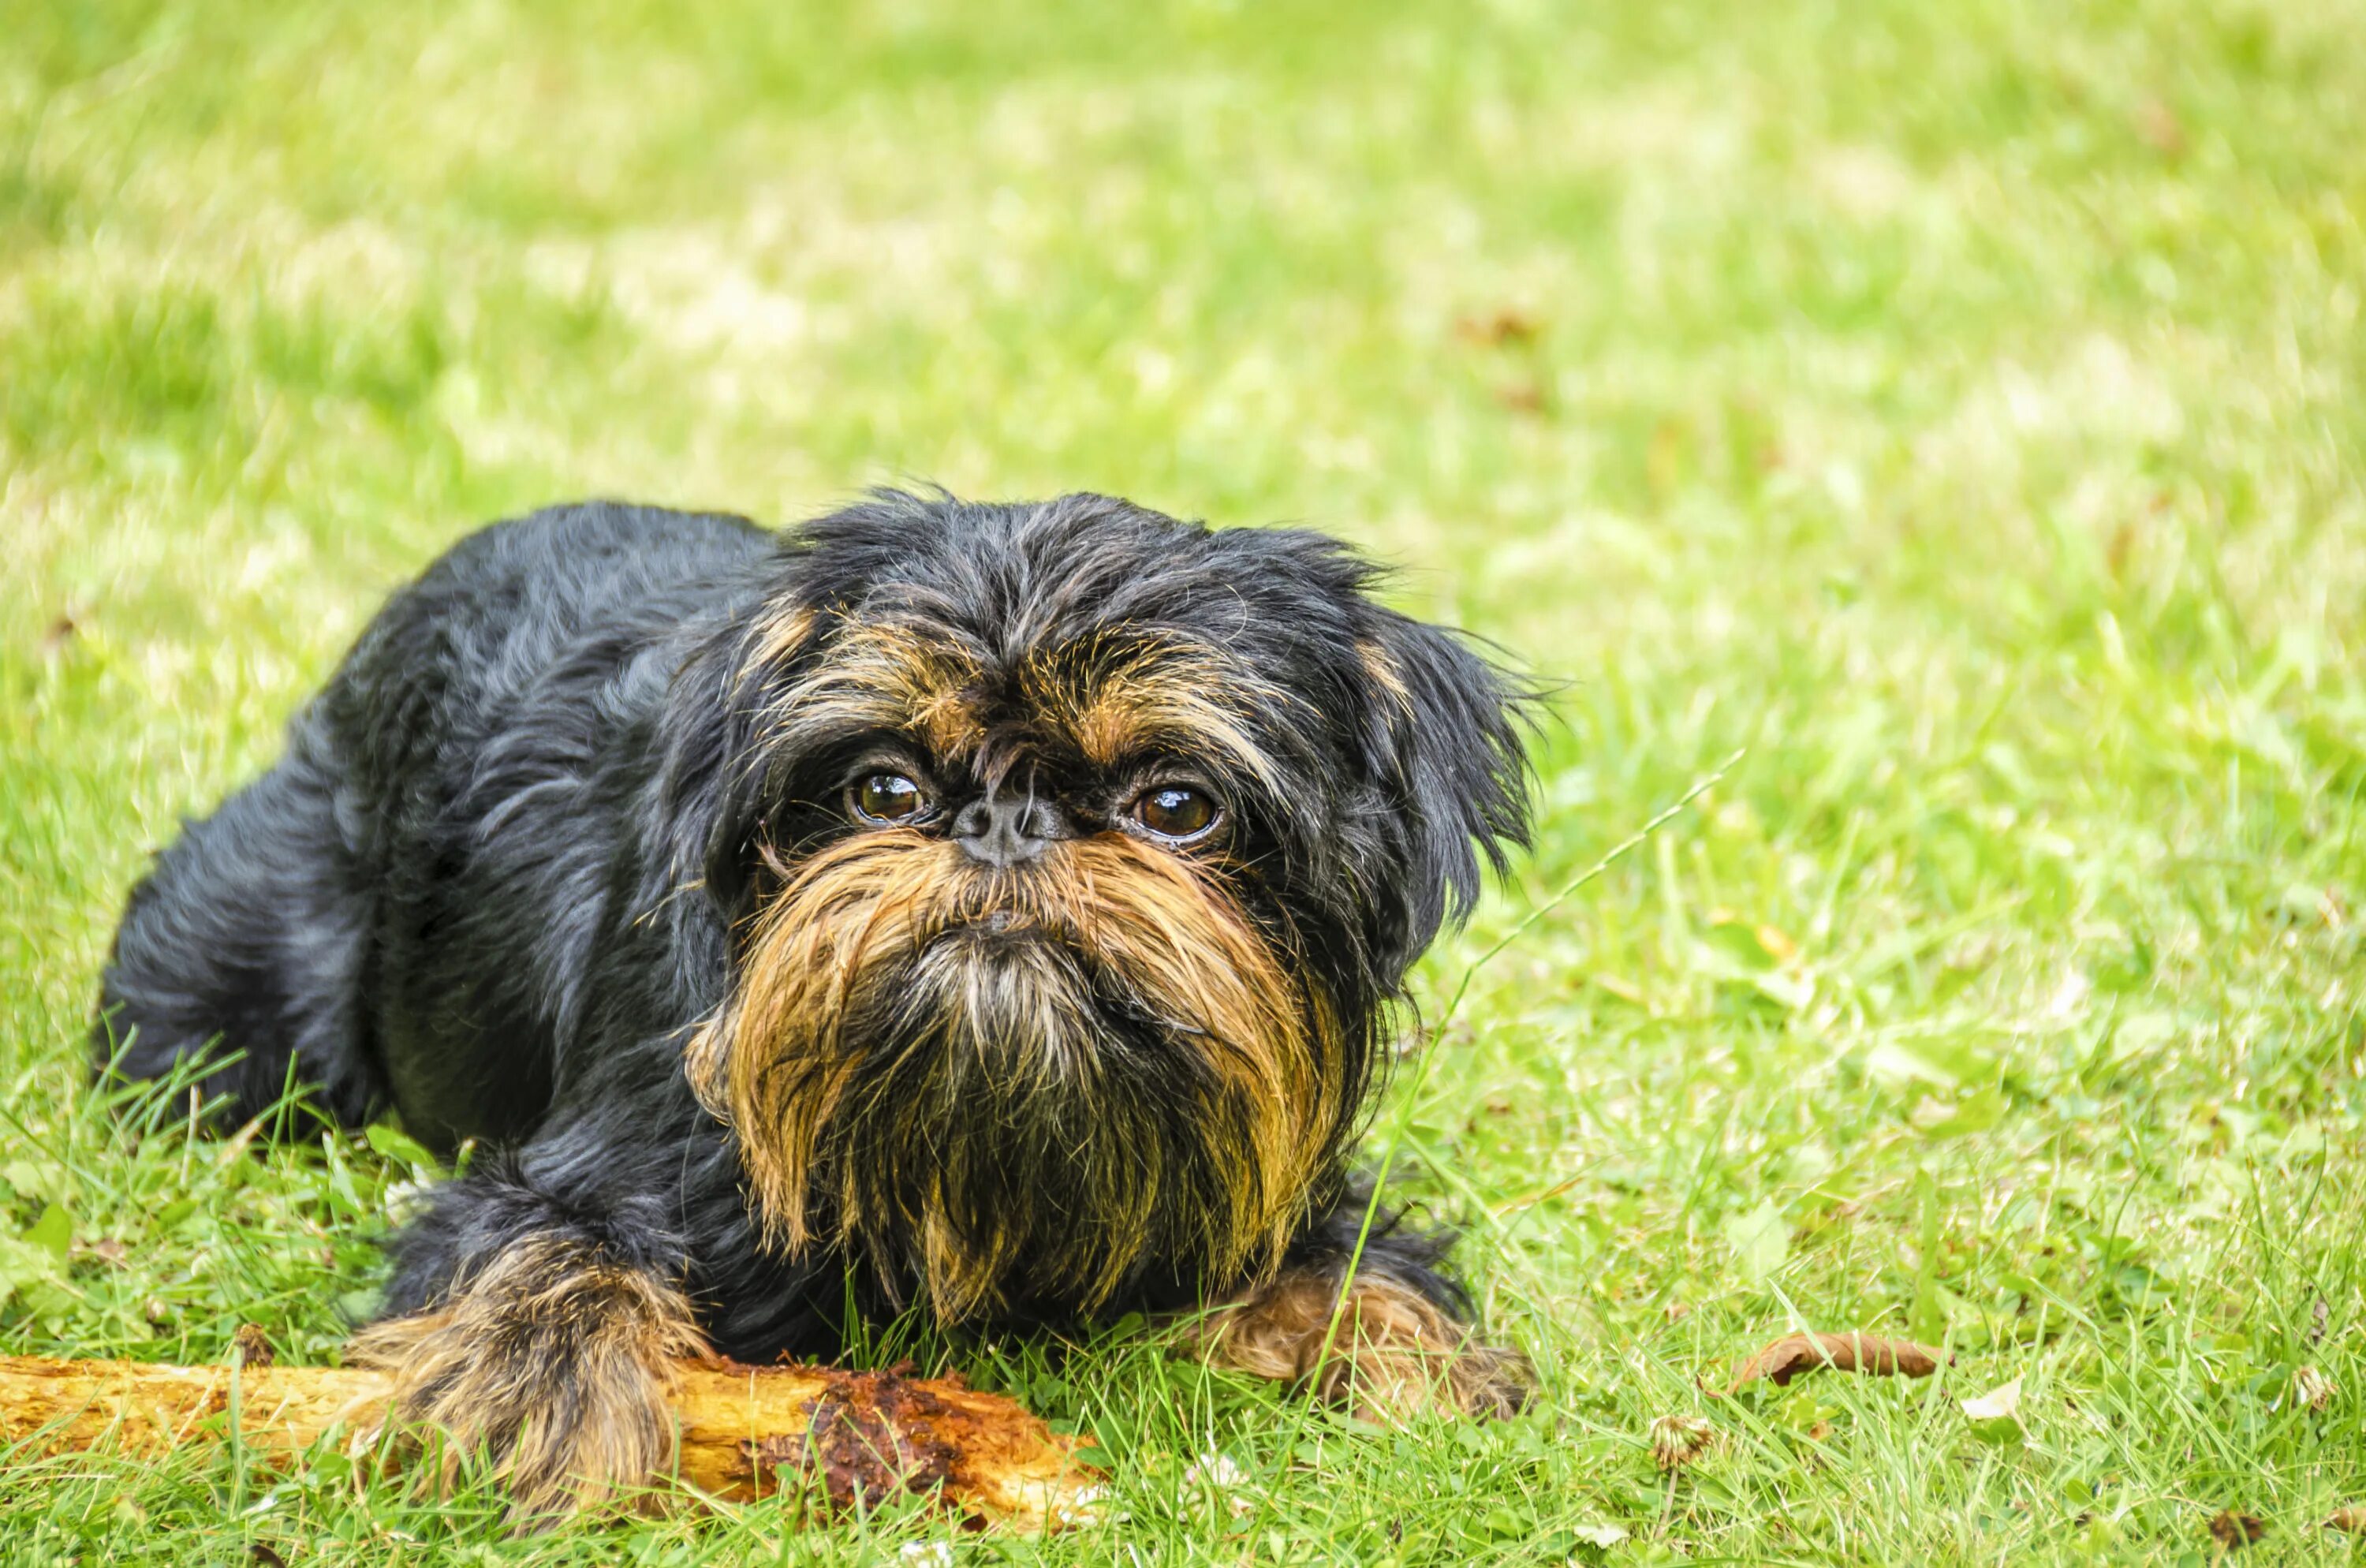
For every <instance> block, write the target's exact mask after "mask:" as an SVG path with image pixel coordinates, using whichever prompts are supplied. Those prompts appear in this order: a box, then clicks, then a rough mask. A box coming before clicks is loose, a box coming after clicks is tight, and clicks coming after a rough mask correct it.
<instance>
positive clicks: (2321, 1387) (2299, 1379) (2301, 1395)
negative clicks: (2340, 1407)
mask: <svg viewBox="0 0 2366 1568" xmlns="http://www.w3.org/2000/svg"><path fill="white" fill-rule="evenodd" d="M2292 1387H2293V1399H2294V1400H2295V1401H2296V1402H2298V1403H2299V1404H2305V1405H2307V1406H2308V1407H2309V1408H2310V1409H2311V1410H2323V1409H2325V1408H2326V1407H2327V1406H2328V1405H2330V1404H2332V1403H2333V1402H2334V1401H2335V1400H2336V1399H2338V1398H2339V1397H2340V1395H2341V1385H2340V1384H2339V1383H2337V1382H2334V1381H2333V1380H2332V1379H2331V1378H2329V1377H2327V1376H2326V1375H2325V1374H2324V1373H2323V1372H2322V1371H2318V1370H2317V1369H2316V1368H2315V1367H2303V1368H2301V1370H2300V1371H2296V1372H2294V1373H2293V1381H2292Z"/></svg>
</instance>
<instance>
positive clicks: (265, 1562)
mask: <svg viewBox="0 0 2366 1568" xmlns="http://www.w3.org/2000/svg"><path fill="white" fill-rule="evenodd" d="M246 1560H247V1561H248V1562H252V1563H254V1564H255V1568H287V1559H286V1558H285V1557H282V1556H280V1555H279V1553H277V1552H276V1551H273V1550H272V1549H271V1548H269V1547H267V1546H265V1545H264V1544H263V1543H262V1542H261V1541H259V1540H258V1541H256V1542H254V1544H253V1545H251V1546H249V1547H248V1548H247V1549H246Z"/></svg>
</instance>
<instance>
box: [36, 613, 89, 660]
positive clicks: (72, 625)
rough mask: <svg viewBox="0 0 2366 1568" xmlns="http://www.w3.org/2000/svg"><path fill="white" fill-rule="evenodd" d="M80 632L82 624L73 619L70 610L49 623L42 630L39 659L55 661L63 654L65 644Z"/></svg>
mask: <svg viewBox="0 0 2366 1568" xmlns="http://www.w3.org/2000/svg"><path fill="white" fill-rule="evenodd" d="M80 630H82V623H81V622H79V621H77V620H75V619H74V617H73V611H72V610H68V611H65V612H64V613H63V614H62V615H59V616H58V618H57V619H56V620H53V621H51V623H50V624H49V625H48V626H46V627H44V628H43V629H42V632H41V657H42V658H44V659H55V658H56V657H57V656H58V655H59V654H61V653H63V652H64V651H65V650H66V644H68V643H70V642H72V641H73V639H74V634H75V633H76V632H78V631H80Z"/></svg>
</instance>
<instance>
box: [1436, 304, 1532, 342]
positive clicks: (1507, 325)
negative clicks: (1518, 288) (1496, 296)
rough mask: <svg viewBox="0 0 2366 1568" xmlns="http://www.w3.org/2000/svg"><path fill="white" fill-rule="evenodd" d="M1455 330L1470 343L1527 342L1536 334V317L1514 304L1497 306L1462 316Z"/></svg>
mask: <svg viewBox="0 0 2366 1568" xmlns="http://www.w3.org/2000/svg"><path fill="white" fill-rule="evenodd" d="M1454 330H1455V332H1456V333H1458V334H1459V335H1460V336H1461V337H1463V338H1465V339H1466V340H1468V341H1470V342H1471V343H1478V344H1503V343H1527V342H1528V341H1529V340H1530V339H1531V338H1534V337H1535V336H1536V335H1537V331H1538V321H1537V319H1536V318H1535V317H1534V316H1532V315H1530V314H1528V312H1527V311H1526V310H1521V309H1520V308H1519V307H1518V306H1516V305H1504V306H1499V307H1498V308H1496V309H1495V310H1482V311H1480V312H1478V313H1476V314H1473V315H1469V316H1465V317H1463V318H1462V319H1461V320H1460V321H1457V322H1455V323H1454Z"/></svg>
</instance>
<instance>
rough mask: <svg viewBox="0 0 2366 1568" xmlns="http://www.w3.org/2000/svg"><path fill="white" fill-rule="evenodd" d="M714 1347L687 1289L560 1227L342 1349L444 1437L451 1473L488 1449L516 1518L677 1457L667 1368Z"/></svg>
mask: <svg viewBox="0 0 2366 1568" xmlns="http://www.w3.org/2000/svg"><path fill="white" fill-rule="evenodd" d="M706 1353H707V1349H706V1344H705V1341H704V1339H703V1338H702V1337H700V1335H699V1332H698V1329H697V1326H696V1325H695V1324H694V1323H693V1321H692V1318H691V1314H690V1306H689V1303H687V1302H685V1301H684V1300H683V1299H682V1294H681V1292H678V1291H675V1290H674V1289H673V1288H672V1287H670V1286H669V1285H667V1284H665V1283H663V1282H662V1281H660V1280H657V1279H654V1278H653V1277H651V1276H650V1275H648V1274H647V1273H644V1272H642V1271H640V1270H638V1269H631V1268H627V1267H625V1266H622V1265H619V1264H616V1263H614V1262H611V1261H609V1260H608V1259H606V1258H603V1257H602V1256H601V1255H600V1254H599V1253H598V1252H597V1251H595V1250H594V1249H592V1248H591V1247H587V1246H585V1245H584V1244H582V1243H580V1242H577V1241H573V1240H569V1239H568V1238H564V1237H557V1236H529V1237H527V1238H525V1239H524V1240H522V1241H518V1242H513V1243H512V1244H511V1245H510V1246H509V1247H506V1248H504V1249H503V1250H502V1251H501V1253H500V1254H498V1255H497V1256H496V1257H495V1258H493V1260H492V1261H491V1262H490V1263H489V1264H487V1265H486V1266H485V1267H484V1268H482V1269H479V1270H477V1271H476V1272H475V1273H474V1274H471V1275H469V1276H468V1278H467V1279H466V1280H464V1281H463V1282H462V1284H461V1286H460V1288H459V1289H458V1290H457V1291H456V1292H455V1293H454V1294H453V1296H452V1297H451V1298H450V1300H448V1301H447V1302H445V1303H444V1304H443V1305H442V1306H440V1307H437V1308H435V1309H434V1311H431V1312H424V1313H420V1314H415V1315H413V1316H411V1317H400V1318H394V1319H391V1320H390V1321H388V1322H385V1323H379V1324H373V1325H371V1326H369V1327H367V1328H365V1329H363V1330H362V1331H361V1333H359V1334H358V1335H355V1337H354V1338H353V1340H352V1341H351V1342H350V1343H349V1344H348V1345H347V1346H346V1348H345V1359H346V1361H347V1362H348V1363H349V1364H351V1365H355V1366H365V1367H375V1368H379V1369H382V1370H384V1371H389V1372H391V1373H393V1374H394V1378H395V1393H394V1398H395V1404H396V1408H398V1409H399V1410H400V1411H401V1413H402V1415H403V1416H404V1417H405V1418H406V1419H408V1420H411V1421H420V1422H427V1423H432V1424H433V1425H434V1426H436V1427H441V1428H443V1429H444V1431H445V1433H446V1434H447V1435H448V1442H447V1446H446V1448H445V1474H444V1479H445V1480H446V1481H447V1482H448V1481H449V1479H450V1477H451V1474H452V1472H453V1470H454V1469H455V1467H456V1465H457V1463H458V1461H460V1460H462V1459H463V1458H465V1457H466V1456H468V1454H469V1453H471V1452H473V1451H475V1450H480V1449H481V1450H486V1451H488V1452H490V1455H491V1456H492V1459H493V1461H494V1464H495V1466H496V1470H495V1473H497V1474H498V1475H499V1476H500V1477H501V1479H502V1481H503V1482H504V1483H505V1484H506V1485H507V1486H508V1489H509V1491H510V1493H511V1495H512V1497H513V1499H514V1501H513V1505H512V1510H511V1517H512V1518H513V1520H514V1521H518V1522H524V1521H528V1520H531V1519H533V1518H535V1517H538V1516H546V1515H549V1514H553V1513H557V1512H563V1511H566V1510H569V1509H573V1508H582V1507H589V1506H594V1505H597V1504H601V1503H603V1502H606V1501H607V1500H609V1499H610V1498H611V1497H613V1496H614V1495H616V1494H617V1493H618V1492H619V1491H621V1490H624V1489H626V1488H630V1487H635V1486H639V1485H642V1484H644V1483H647V1482H648V1481H649V1480H650V1479H651V1478H652V1477H653V1476H656V1475H657V1474H659V1473H660V1472H663V1471H664V1470H665V1469H666V1468H667V1467H668V1466H669V1465H670V1462H671V1460H672V1455H673V1444H674V1427H673V1418H672V1416H671V1415H670V1413H669V1411H668V1410H667V1407H666V1393H667V1391H668V1388H669V1387H670V1383H671V1381H672V1366H673V1363H674V1361H675V1360H676V1359H679V1358H682V1357H686V1356H700V1355H704V1354H706Z"/></svg>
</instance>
